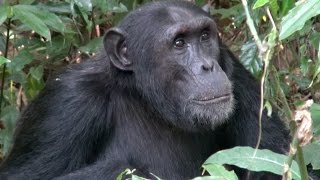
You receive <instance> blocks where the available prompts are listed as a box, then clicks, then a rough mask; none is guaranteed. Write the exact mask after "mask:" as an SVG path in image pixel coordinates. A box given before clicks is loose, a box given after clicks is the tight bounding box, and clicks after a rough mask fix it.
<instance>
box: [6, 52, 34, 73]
mask: <svg viewBox="0 0 320 180" xmlns="http://www.w3.org/2000/svg"><path fill="white" fill-rule="evenodd" d="M32 61H33V56H32V54H31V53H30V52H29V51H27V50H23V51H20V52H19V54H18V55H16V56H15V57H14V58H13V59H12V62H11V63H9V64H8V68H9V69H10V70H13V71H22V69H23V68H24V66H25V65H27V64H29V63H31V62H32Z"/></svg>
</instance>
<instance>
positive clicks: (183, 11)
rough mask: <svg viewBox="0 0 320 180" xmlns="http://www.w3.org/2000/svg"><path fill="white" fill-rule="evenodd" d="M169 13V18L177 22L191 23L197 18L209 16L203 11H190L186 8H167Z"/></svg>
mask: <svg viewBox="0 0 320 180" xmlns="http://www.w3.org/2000/svg"><path fill="white" fill-rule="evenodd" d="M166 10H167V11H168V17H167V18H171V19H172V20H173V21H175V22H181V21H190V20H193V19H195V18H197V19H199V18H205V17H206V18H207V17H208V14H207V13H206V12H204V11H202V10H201V9H198V8H196V9H192V10H191V9H188V8H185V7H168V8H166Z"/></svg>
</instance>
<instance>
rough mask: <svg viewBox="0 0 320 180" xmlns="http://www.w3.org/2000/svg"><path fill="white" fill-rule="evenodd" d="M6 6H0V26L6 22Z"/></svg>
mask: <svg viewBox="0 0 320 180" xmlns="http://www.w3.org/2000/svg"><path fill="white" fill-rule="evenodd" d="M7 16H8V6H0V25H1V24H2V23H3V22H4V21H6V20H7Z"/></svg>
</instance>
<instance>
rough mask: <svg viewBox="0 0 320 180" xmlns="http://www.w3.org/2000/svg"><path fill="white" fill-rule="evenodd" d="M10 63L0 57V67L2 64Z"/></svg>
mask: <svg viewBox="0 0 320 180" xmlns="http://www.w3.org/2000/svg"><path fill="white" fill-rule="evenodd" d="M9 62H11V61H10V60H9V59H7V58H5V57H3V56H0V66H1V65H2V64H4V63H9Z"/></svg>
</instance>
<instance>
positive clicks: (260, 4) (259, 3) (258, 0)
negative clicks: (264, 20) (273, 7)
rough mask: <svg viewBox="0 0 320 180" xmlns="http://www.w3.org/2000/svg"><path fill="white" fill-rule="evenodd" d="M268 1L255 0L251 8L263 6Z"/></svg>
mask: <svg viewBox="0 0 320 180" xmlns="http://www.w3.org/2000/svg"><path fill="white" fill-rule="evenodd" d="M268 2H269V0H257V1H256V3H254V5H253V8H252V9H257V8H259V7H262V6H264V5H265V4H267V3H268Z"/></svg>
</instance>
